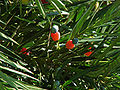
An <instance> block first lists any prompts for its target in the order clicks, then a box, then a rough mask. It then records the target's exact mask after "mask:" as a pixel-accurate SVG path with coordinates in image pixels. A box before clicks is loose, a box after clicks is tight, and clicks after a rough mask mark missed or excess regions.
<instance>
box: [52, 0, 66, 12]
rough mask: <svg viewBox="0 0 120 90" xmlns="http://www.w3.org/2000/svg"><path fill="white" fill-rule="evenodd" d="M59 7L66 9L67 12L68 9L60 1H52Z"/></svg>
mask: <svg viewBox="0 0 120 90" xmlns="http://www.w3.org/2000/svg"><path fill="white" fill-rule="evenodd" d="M52 1H53V2H54V3H55V4H56V5H57V6H59V7H61V8H64V9H65V10H67V8H66V7H65V5H64V4H63V3H62V2H61V1H60V0H52Z"/></svg>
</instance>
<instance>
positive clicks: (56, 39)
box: [51, 32, 60, 41]
mask: <svg viewBox="0 0 120 90" xmlns="http://www.w3.org/2000/svg"><path fill="white" fill-rule="evenodd" d="M51 37H52V39H53V41H58V40H59V39H60V33H59V32H56V33H51Z"/></svg>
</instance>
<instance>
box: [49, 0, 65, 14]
mask: <svg viewBox="0 0 120 90" xmlns="http://www.w3.org/2000/svg"><path fill="white" fill-rule="evenodd" d="M50 2H51V4H52V5H53V6H54V7H55V9H57V11H58V12H59V14H60V15H61V16H63V15H62V14H61V11H60V9H59V7H58V6H57V5H56V4H55V3H54V2H53V1H52V0H50Z"/></svg>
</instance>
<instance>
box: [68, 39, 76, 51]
mask: <svg viewBox="0 0 120 90" xmlns="http://www.w3.org/2000/svg"><path fill="white" fill-rule="evenodd" d="M74 47H75V45H74V44H73V42H72V40H69V41H68V42H67V43H66V48H67V49H73V48H74Z"/></svg>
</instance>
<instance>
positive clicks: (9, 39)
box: [0, 32, 19, 45]
mask: <svg viewBox="0 0 120 90" xmlns="http://www.w3.org/2000/svg"><path fill="white" fill-rule="evenodd" d="M0 38H1V39H2V40H7V41H10V42H13V43H15V44H17V45H19V44H18V43H17V42H16V41H15V40H13V39H12V38H10V37H9V36H7V35H5V34H4V33H2V32H0Z"/></svg>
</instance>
